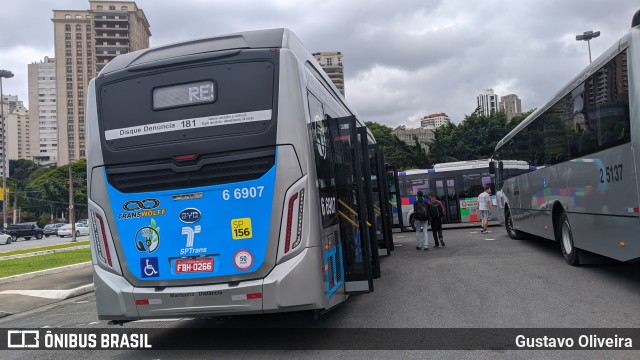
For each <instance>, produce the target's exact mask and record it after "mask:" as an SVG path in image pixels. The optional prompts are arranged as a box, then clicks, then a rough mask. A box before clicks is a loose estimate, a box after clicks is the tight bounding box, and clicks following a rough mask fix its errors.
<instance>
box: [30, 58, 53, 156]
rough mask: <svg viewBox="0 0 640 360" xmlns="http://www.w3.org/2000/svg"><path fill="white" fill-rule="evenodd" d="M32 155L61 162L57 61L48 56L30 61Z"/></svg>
mask: <svg viewBox="0 0 640 360" xmlns="http://www.w3.org/2000/svg"><path fill="white" fill-rule="evenodd" d="M29 107H30V108H31V109H29V127H30V129H31V134H30V137H31V154H30V156H31V158H32V159H33V161H35V162H37V163H38V164H40V165H45V166H49V165H57V164H58V120H57V118H56V112H57V104H56V61H55V59H53V58H50V57H48V56H45V58H44V60H43V61H38V62H34V63H32V64H29Z"/></svg>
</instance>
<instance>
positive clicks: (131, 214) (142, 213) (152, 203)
mask: <svg viewBox="0 0 640 360" xmlns="http://www.w3.org/2000/svg"><path fill="white" fill-rule="evenodd" d="M159 206H160V200H158V199H144V200H142V201H140V200H129V201H127V202H126V203H124V205H122V210H124V211H126V212H125V213H121V214H118V220H126V219H138V218H142V217H148V216H161V215H164V214H165V212H167V209H158V207H159Z"/></svg>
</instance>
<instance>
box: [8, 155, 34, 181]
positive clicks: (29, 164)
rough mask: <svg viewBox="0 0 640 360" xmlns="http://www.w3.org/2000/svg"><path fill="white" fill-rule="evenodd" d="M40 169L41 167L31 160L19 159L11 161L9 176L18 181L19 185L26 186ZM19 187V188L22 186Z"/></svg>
mask: <svg viewBox="0 0 640 360" xmlns="http://www.w3.org/2000/svg"><path fill="white" fill-rule="evenodd" d="M39 168H40V165H38V164H36V163H35V162H33V161H31V160H25V159H18V160H9V175H10V177H11V179H13V180H17V181H18V184H21V185H24V186H26V184H27V182H28V180H29V177H30V176H31V175H32V174H33V173H34V172H35V171H36V170H38V169H39ZM21 185H18V186H21Z"/></svg>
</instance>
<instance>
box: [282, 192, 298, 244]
mask: <svg viewBox="0 0 640 360" xmlns="http://www.w3.org/2000/svg"><path fill="white" fill-rule="evenodd" d="M296 199H298V193H295V194H293V196H291V197H290V198H289V210H288V211H287V233H286V234H287V235H286V236H287V237H286V240H285V243H284V253H285V254H286V253H288V252H289V249H290V246H291V223H292V222H293V205H294V204H295V202H296Z"/></svg>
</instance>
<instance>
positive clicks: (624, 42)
mask: <svg viewBox="0 0 640 360" xmlns="http://www.w3.org/2000/svg"><path fill="white" fill-rule="evenodd" d="M639 36H640V28H638V27H635V28H632V29H631V30H630V31H629V32H628V33H626V34H625V35H624V36H623V37H622V38H621V39H620V40H618V41H616V42H615V43H614V44H613V45H612V46H611V47H610V48H609V49H607V51H605V52H604V53H602V55H600V56H599V57H598V58H596V59H595V60H593V62H592V63H591V64H589V66H587V67H586V68H585V69H584V70H583V71H581V72H580V73H579V74H578V75H576V76H575V77H574V78H573V79H572V80H571V81H569V83H568V84H566V85H565V86H564V87H563V88H561V89H560V91H558V92H557V93H556V94H555V95H554V96H553V97H552V98H551V99H550V100H549V101H547V102H546V103H545V104H544V105H543V106H541V107H539V108H537V109H536V111H534V112H533V113H532V114H531V115H529V116H527V118H526V119H524V120H523V121H522V122H521V123H520V124H518V126H516V127H515V128H514V129H513V130H511V132H509V133H508V134H507V135H506V136H505V137H504V138H502V140H500V141H499V142H498V144H497V145H496V147H495V150H498V149H499V148H501V147H502V146H503V145H504V144H505V143H506V142H507V141H509V140H511V138H513V137H514V136H515V135H516V134H517V133H519V132H520V131H521V130H522V129H524V128H525V127H526V126H527V125H529V124H530V123H531V122H533V121H534V120H535V119H536V118H538V117H539V116H540V115H541V114H543V113H544V112H545V111H547V110H548V109H549V108H550V107H552V106H553V105H554V104H555V103H557V102H558V101H559V100H560V99H561V98H562V97H564V96H566V95H567V94H568V93H569V92H571V91H572V90H573V89H575V88H576V87H577V86H578V85H580V84H581V83H582V82H584V80H585V79H586V78H588V77H589V76H591V75H592V74H593V73H595V72H596V71H598V70H599V69H600V67H602V65H604V64H605V63H607V62H608V61H609V60H611V59H612V58H613V57H615V56H616V55H617V54H618V53H620V52H621V51H622V50H624V49H625V48H627V47H628V45H629V43H630V42H631V40H632V38H633V39H636V38H637V37H639Z"/></svg>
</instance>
